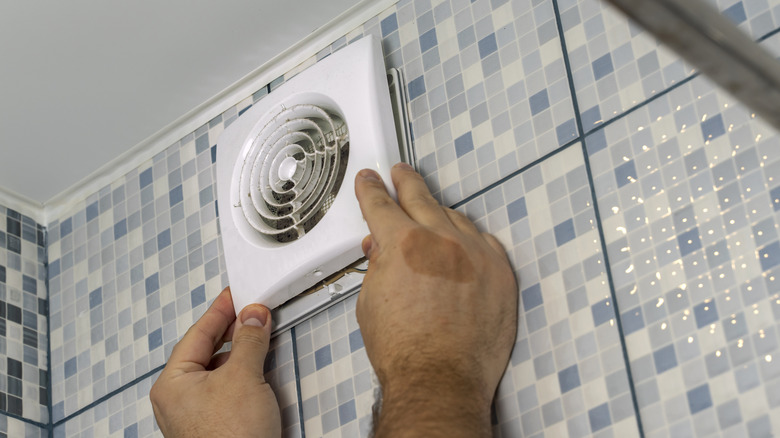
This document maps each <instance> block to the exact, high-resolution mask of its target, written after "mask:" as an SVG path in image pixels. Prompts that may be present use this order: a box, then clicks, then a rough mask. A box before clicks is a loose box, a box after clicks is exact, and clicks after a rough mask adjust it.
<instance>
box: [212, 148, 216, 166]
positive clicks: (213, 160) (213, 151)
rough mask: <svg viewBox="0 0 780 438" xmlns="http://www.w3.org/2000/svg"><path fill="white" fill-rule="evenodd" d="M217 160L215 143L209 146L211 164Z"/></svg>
mask: <svg viewBox="0 0 780 438" xmlns="http://www.w3.org/2000/svg"><path fill="white" fill-rule="evenodd" d="M216 162H217V145H214V146H212V147H211V164H214V163H216Z"/></svg>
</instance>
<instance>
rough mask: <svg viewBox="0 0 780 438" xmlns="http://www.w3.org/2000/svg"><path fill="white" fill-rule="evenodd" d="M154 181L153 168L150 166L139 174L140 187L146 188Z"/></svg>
mask: <svg viewBox="0 0 780 438" xmlns="http://www.w3.org/2000/svg"><path fill="white" fill-rule="evenodd" d="M152 181H153V179H152V168H151V167H150V168H148V169H146V170H144V171H143V172H141V174H140V175H138V183H139V185H140V188H144V187H146V186H148V185H149V184H151V183H152Z"/></svg>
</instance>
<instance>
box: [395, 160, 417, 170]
mask: <svg viewBox="0 0 780 438" xmlns="http://www.w3.org/2000/svg"><path fill="white" fill-rule="evenodd" d="M395 167H397V168H399V169H403V170H414V168H413V167H412V166H410V165H409V163H404V162H400V163H398V164H396V165H395Z"/></svg>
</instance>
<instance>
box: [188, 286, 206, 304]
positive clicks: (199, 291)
mask: <svg viewBox="0 0 780 438" xmlns="http://www.w3.org/2000/svg"><path fill="white" fill-rule="evenodd" d="M190 300H191V302H192V308H193V309H194V308H195V307H198V306H199V305H201V304H203V303H205V302H206V287H205V286H204V285H200V286H198V287H196V288H195V289H193V290H192V292H190Z"/></svg>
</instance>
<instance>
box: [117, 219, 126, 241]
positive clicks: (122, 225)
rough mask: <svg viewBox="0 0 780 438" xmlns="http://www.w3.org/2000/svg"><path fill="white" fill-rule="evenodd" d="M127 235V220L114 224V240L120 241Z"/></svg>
mask: <svg viewBox="0 0 780 438" xmlns="http://www.w3.org/2000/svg"><path fill="white" fill-rule="evenodd" d="M125 234H127V219H122V220H121V221H119V222H117V223H115V224H114V240H117V239H119V238H120V237H122V236H124V235H125Z"/></svg>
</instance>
